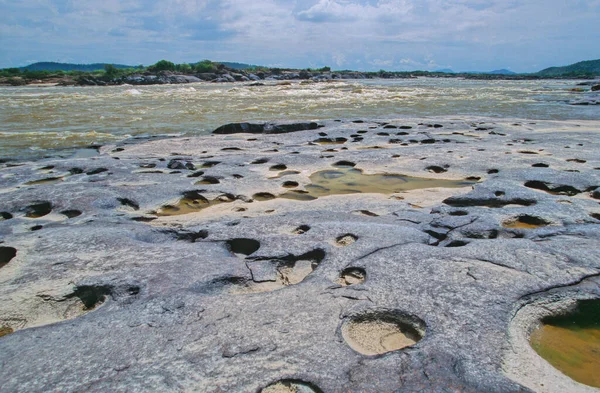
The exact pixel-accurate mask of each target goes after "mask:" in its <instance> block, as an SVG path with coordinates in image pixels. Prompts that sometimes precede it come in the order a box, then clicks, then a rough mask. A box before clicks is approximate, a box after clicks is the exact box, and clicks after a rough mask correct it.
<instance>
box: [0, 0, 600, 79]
mask: <svg viewBox="0 0 600 393" xmlns="http://www.w3.org/2000/svg"><path fill="white" fill-rule="evenodd" d="M599 58H600V0H295V1H294V0H291V1H290V0H285V1H284V0H161V1H152V0H93V1H91V0H0V67H2V68H4V67H17V66H24V65H27V64H30V63H33V62H37V61H57V62H69V63H95V62H101V63H104V62H106V63H118V64H128V65H139V64H143V65H150V64H153V63H155V62H157V61H158V60H161V59H167V60H170V61H173V62H176V63H188V62H197V61H200V60H203V59H210V60H214V61H235V62H242V63H249V64H257V65H265V66H272V67H295V68H306V67H311V68H315V67H322V66H330V67H332V68H333V69H339V70H341V69H353V70H361V71H378V70H380V69H385V70H398V71H410V70H438V69H452V70H454V71H491V70H496V69H502V68H506V69H510V70H512V71H516V72H534V71H538V70H541V69H543V68H546V67H549V66H557V65H567V64H571V63H575V62H578V61H581V60H592V59H599Z"/></svg>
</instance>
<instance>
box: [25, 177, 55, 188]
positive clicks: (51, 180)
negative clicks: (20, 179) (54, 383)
mask: <svg viewBox="0 0 600 393" xmlns="http://www.w3.org/2000/svg"><path fill="white" fill-rule="evenodd" d="M63 180H64V179H63V178H62V177H47V178H45V179H39V180H31V181H28V182H26V183H25V185H26V186H36V185H40V184H48V185H49V184H58V183H60V182H62V181H63Z"/></svg>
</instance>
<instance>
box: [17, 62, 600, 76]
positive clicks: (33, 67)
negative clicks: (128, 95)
mask: <svg viewBox="0 0 600 393" xmlns="http://www.w3.org/2000/svg"><path fill="white" fill-rule="evenodd" d="M220 63H221V64H223V65H225V66H226V67H228V68H231V69H236V70H243V69H248V68H254V67H256V66H255V65H251V64H245V63H235V62H220ZM106 64H108V63H94V64H71V63H57V62H39V63H33V64H30V65H28V66H25V67H21V68H20V69H21V70H23V71H25V70H29V71H87V72H89V71H98V70H103V69H104V66H105V65H106ZM112 65H113V66H115V67H116V68H137V67H139V66H131V65H125V64H112ZM434 72H442V73H447V74H456V73H457V72H455V71H453V70H451V69H448V68H446V69H441V70H437V71H434ZM459 73H460V74H483V75H516V73H515V72H513V71H510V70H507V69H500V70H494V71H490V72H480V71H465V72H459ZM581 74H593V75H600V60H588V61H580V62H579V63H575V64H571V65H568V66H564V67H550V68H546V69H544V70H541V71H539V72H536V73H533V74H532V75H538V76H543V77H559V76H577V75H581Z"/></svg>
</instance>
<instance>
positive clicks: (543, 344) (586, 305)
mask: <svg viewBox="0 0 600 393" xmlns="http://www.w3.org/2000/svg"><path fill="white" fill-rule="evenodd" d="M530 344H531V346H532V348H533V349H534V350H535V351H536V352H537V353H538V355H540V356H541V357H542V358H544V359H545V360H546V361H547V362H548V363H550V364H551V365H552V366H554V367H555V368H557V369H558V370H559V371H561V372H562V373H563V374H565V375H567V376H569V377H570V378H572V379H574V380H575V381H577V382H580V383H583V384H585V385H589V386H594V387H598V388H600V373H599V372H598V371H599V370H600V300H585V301H581V302H579V304H578V306H577V309H576V310H575V311H574V312H573V313H571V314H568V315H563V316H557V317H551V318H547V319H545V320H544V321H543V323H542V325H541V326H540V327H538V328H537V329H536V330H534V331H533V333H532V334H531V337H530Z"/></svg>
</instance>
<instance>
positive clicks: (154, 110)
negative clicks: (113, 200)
mask: <svg viewBox="0 0 600 393" xmlns="http://www.w3.org/2000/svg"><path fill="white" fill-rule="evenodd" d="M575 85H576V81H564V80H548V81H474V80H461V79H434V78H419V79H402V80H364V81H359V80H352V81H336V82H330V83H311V84H307V83H300V82H294V83H292V84H290V85H277V84H276V83H274V82H273V83H272V84H267V85H266V86H253V87H250V86H248V85H247V84H243V83H235V84H233V83H231V84H211V83H196V84H190V85H157V86H136V87H132V86H115V87H33V86H31V87H28V86H25V87H2V88H0V158H39V157H42V156H45V155H56V154H57V151H59V150H62V149H72V148H76V147H84V146H89V145H92V144H105V143H109V142H117V141H120V140H123V139H126V138H128V137H132V136H151V135H165V134H171V135H173V134H174V135H205V134H208V133H210V132H211V131H212V130H213V129H215V128H217V127H218V126H220V125H223V124H226V123H231V122H239V121H260V120H263V121H266V120H283V119H290V120H291V119H293V120H315V119H335V118H381V119H384V118H398V117H404V116H407V117H426V116H490V117H510V118H524V119H549V120H569V119H581V120H586V119H587V120H597V119H600V111H599V110H598V108H597V107H581V106H571V105H567V102H568V101H569V100H573V99H577V98H578V97H580V96H581V94H582V93H577V92H571V91H570V89H571V88H573V87H575ZM72 152H73V150H70V151H67V152H63V154H67V153H69V154H71V153H72Z"/></svg>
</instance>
